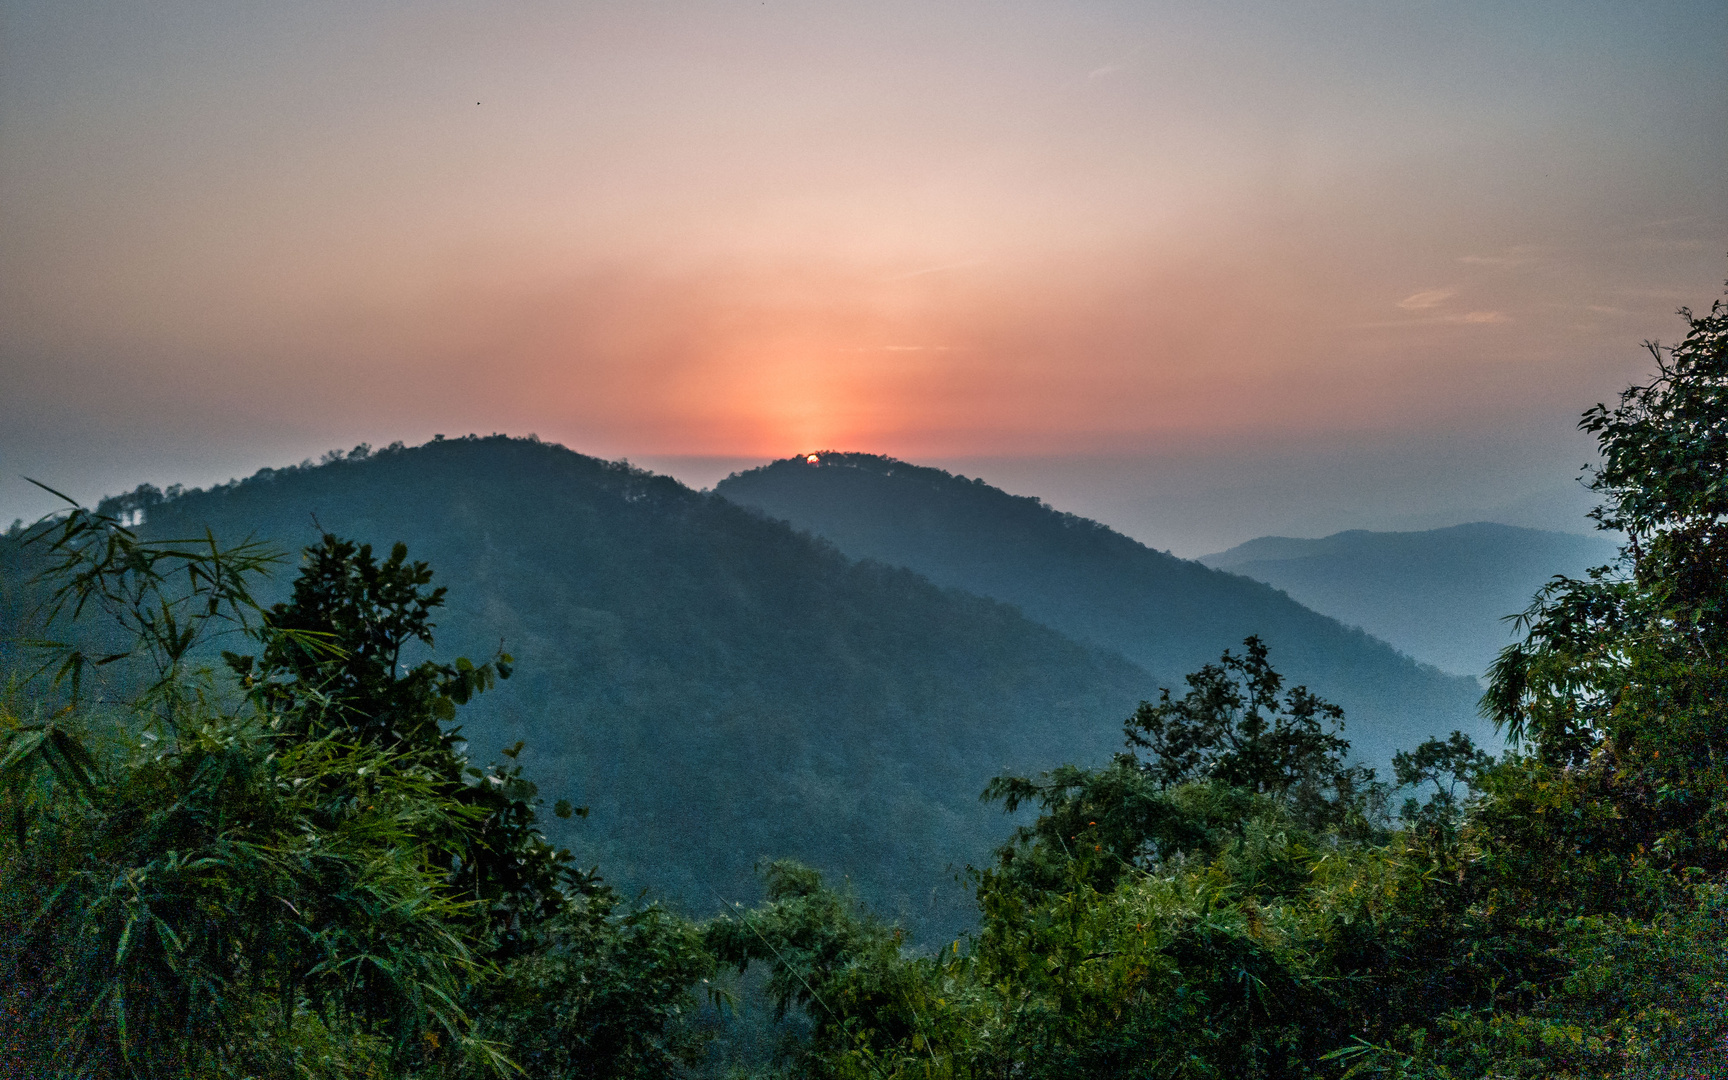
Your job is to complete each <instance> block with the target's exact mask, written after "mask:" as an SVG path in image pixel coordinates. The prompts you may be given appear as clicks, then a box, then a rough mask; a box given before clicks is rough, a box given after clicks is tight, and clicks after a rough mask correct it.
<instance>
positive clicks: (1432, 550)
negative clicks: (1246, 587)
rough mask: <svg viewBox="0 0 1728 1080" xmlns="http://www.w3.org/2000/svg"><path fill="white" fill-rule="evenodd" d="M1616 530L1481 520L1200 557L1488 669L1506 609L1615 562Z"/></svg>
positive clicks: (1372, 629) (1442, 656)
mask: <svg viewBox="0 0 1728 1080" xmlns="http://www.w3.org/2000/svg"><path fill="white" fill-rule="evenodd" d="M1616 549H1617V548H1616V544H1615V543H1614V541H1612V540H1610V539H1608V538H1607V537H1606V536H1601V535H1597V536H1580V535H1576V534H1573V533H1559V532H1544V531H1541V530H1537V529H1520V528H1515V527H1513V526H1511V525H1495V524H1492V523H1489V522H1475V523H1472V524H1469V525H1454V526H1452V527H1451V528H1447V529H1430V530H1427V531H1425V532H1391V533H1382V532H1366V531H1363V530H1360V529H1356V530H1352V531H1350V532H1341V533H1336V534H1334V535H1332V536H1327V537H1323V538H1321V539H1318V540H1296V539H1291V538H1289V537H1284V536H1263V537H1261V538H1259V539H1258V540H1250V541H1248V542H1247V543H1246V544H1240V545H1238V546H1236V547H1233V548H1231V549H1230V550H1229V551H1221V552H1219V553H1218V554H1216V555H1207V556H1204V557H1203V558H1201V559H1200V561H1201V562H1203V563H1205V564H1206V565H1207V566H1212V567H1216V568H1217V569H1220V570H1228V571H1230V572H1231V573H1234V574H1241V575H1243V576H1245V577H1251V578H1253V579H1254V580H1256V581H1264V582H1266V583H1267V584H1268V585H1272V586H1275V587H1276V588H1279V589H1283V590H1284V591H1285V592H1287V593H1289V594H1290V596H1291V597H1292V598H1293V599H1295V600H1298V601H1301V602H1302V603H1303V604H1306V605H1307V606H1309V607H1311V608H1313V609H1314V610H1315V611H1319V612H1323V613H1325V614H1327V615H1330V616H1332V617H1333V618H1335V619H1338V620H1340V621H1342V622H1346V623H1350V624H1352V625H1354V626H1360V627H1361V628H1362V629H1364V630H1366V631H1368V632H1369V633H1370V634H1373V635H1375V636H1376V637H1380V638H1384V639H1385V640H1386V641H1389V642H1391V643H1392V644H1393V645H1394V646H1396V647H1397V648H1399V649H1401V650H1403V651H1404V652H1407V653H1409V654H1410V655H1411V656H1413V657H1416V658H1417V659H1418V660H1422V661H1425V662H1427V663H1430V664H1433V665H1434V666H1436V667H1439V668H1441V669H1443V670H1446V671H1454V672H1461V673H1468V674H1476V675H1479V674H1482V673H1483V672H1485V671H1486V670H1487V668H1488V665H1489V664H1490V663H1492V662H1493V660H1494V657H1495V656H1496V655H1498V654H1499V652H1500V650H1501V649H1502V648H1504V647H1505V646H1506V645H1508V644H1510V643H1511V642H1512V640H1513V637H1514V628H1513V627H1512V625H1511V624H1510V623H1509V622H1507V621H1505V616H1507V615H1511V614H1516V613H1518V612H1521V611H1523V610H1524V609H1525V608H1527V607H1529V606H1530V599H1531V596H1532V594H1534V593H1535V592H1536V590H1537V589H1538V588H1540V587H1541V586H1542V584H1543V583H1544V582H1545V581H1547V580H1548V579H1549V578H1551V577H1553V576H1554V575H1555V574H1566V575H1570V576H1577V575H1580V574H1582V573H1583V572H1584V570H1585V569H1587V568H1589V567H1592V566H1600V565H1602V564H1604V563H1607V562H1609V561H1610V560H1611V559H1612V558H1613V557H1614V554H1615V551H1616Z"/></svg>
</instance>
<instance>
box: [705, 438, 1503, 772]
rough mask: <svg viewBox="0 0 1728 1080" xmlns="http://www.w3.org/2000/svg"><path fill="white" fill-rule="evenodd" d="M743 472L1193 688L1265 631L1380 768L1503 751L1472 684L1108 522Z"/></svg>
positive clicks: (984, 492)
mask: <svg viewBox="0 0 1728 1080" xmlns="http://www.w3.org/2000/svg"><path fill="white" fill-rule="evenodd" d="M812 457H814V459H815V460H814V461H812V460H808V459H806V458H790V459H787V460H784V461H776V462H773V463H771V464H768V465H764V466H762V467H761V468H757V469H752V470H749V471H747V472H741V473H735V474H733V475H732V476H729V477H727V478H726V479H725V480H723V481H721V482H720V483H719V484H718V485H717V486H716V487H715V491H716V492H717V493H718V494H721V495H724V496H725V497H726V498H728V499H731V500H733V501H734V502H739V503H743V504H745V505H748V506H753V507H756V508H757V509H759V510H761V511H762V512H763V513H765V514H767V515H769V516H771V517H775V518H779V519H783V520H785V521H787V522H789V523H790V524H792V525H794V526H796V527H797V528H799V529H804V530H807V531H809V532H811V533H813V534H815V535H817V536H820V537H823V538H825V539H827V540H830V541H832V542H833V543H834V544H835V545H836V546H837V547H839V549H840V550H841V551H843V552H845V553H846V554H848V555H850V556H853V557H854V558H860V559H874V560H879V561H881V562H884V563H889V564H893V565H896V566H906V567H910V568H911V569H913V570H916V571H918V572H919V573H921V574H924V575H926V576H927V577H929V578H930V579H931V580H932V581H934V582H936V583H937V584H939V585H945V586H950V587H953V588H960V589H965V590H968V591H970V592H974V593H978V594H979V595H982V596H990V597H995V598H996V599H998V600H1003V601H1006V602H1008V603H1011V604H1014V605H1016V606H1018V607H1019V608H1020V609H1021V610H1022V611H1024V612H1025V613H1026V614H1027V615H1028V616H1029V617H1030V618H1033V619H1036V620H1038V621H1039V622H1042V623H1044V624H1046V625H1048V626H1052V627H1054V628H1056V629H1057V630H1060V631H1062V632H1063V633H1065V634H1067V635H1069V636H1070V637H1072V638H1074V639H1075V640H1078V641H1082V642H1086V643H1089V644H1091V645H1094V646H1097V647H1099V648H1104V649H1110V650H1113V651H1116V652H1118V653H1120V654H1121V655H1123V656H1125V657H1127V658H1128V659H1129V660H1132V661H1134V662H1135V663H1137V664H1140V665H1141V666H1143V667H1144V668H1146V670H1148V671H1150V672H1153V673H1155V674H1156V675H1157V677H1158V678H1159V679H1160V680H1161V681H1162V682H1163V683H1165V684H1166V685H1171V686H1174V687H1176V688H1178V689H1180V682H1179V680H1180V677H1181V676H1182V675H1183V674H1184V673H1186V672H1189V671H1192V670H1195V669H1197V668H1198V667H1199V666H1200V665H1201V664H1203V663H1207V662H1209V661H1214V660H1216V659H1217V658H1218V655H1219V653H1220V652H1221V651H1223V650H1224V649H1225V648H1232V647H1239V646H1240V645H1241V642H1242V639H1243V638H1244V637H1246V636H1248V635H1249V634H1258V635H1260V636H1261V638H1262V639H1263V640H1265V641H1266V642H1267V644H1268V645H1269V647H1270V648H1271V650H1272V651H1271V659H1272V662H1273V665H1274V666H1275V667H1276V668H1277V669H1278V670H1279V671H1280V672H1282V673H1284V675H1285V676H1286V677H1287V678H1288V679H1289V680H1290V681H1291V682H1294V683H1305V684H1307V685H1308V686H1309V687H1310V688H1311V689H1313V690H1314V691H1315V692H1317V693H1319V694H1320V695H1322V696H1323V697H1326V698H1329V699H1331V700H1333V701H1336V702H1337V703H1338V704H1339V705H1342V706H1343V707H1344V708H1345V709H1346V711H1347V713H1348V716H1349V726H1348V728H1347V729H1346V731H1345V734H1346V736H1347V737H1348V738H1350V739H1351V740H1352V742H1353V743H1354V744H1355V746H1356V749H1357V750H1358V751H1359V752H1360V753H1361V754H1362V755H1363V757H1364V758H1365V759H1367V760H1369V761H1374V762H1380V763H1384V762H1386V761H1388V760H1389V759H1390V758H1391V755H1392V753H1393V751H1395V750H1397V749H1400V748H1405V747H1409V746H1414V745H1415V744H1416V743H1419V742H1421V741H1422V739H1424V738H1427V737H1428V736H1430V735H1436V734H1444V733H1446V732H1449V731H1451V730H1453V729H1461V730H1464V731H1467V732H1470V733H1471V734H1472V735H1474V736H1475V737H1476V738H1477V739H1478V741H1481V742H1487V743H1490V744H1493V743H1495V742H1497V740H1496V738H1495V736H1494V735H1493V734H1492V732H1491V730H1489V729H1488V728H1487V726H1486V725H1485V724H1484V723H1483V722H1482V721H1480V720H1479V719H1478V718H1477V716H1476V699H1477V696H1478V694H1479V693H1480V689H1479V687H1478V686H1477V684H1476V682H1475V681H1474V680H1473V679H1470V678H1467V677H1460V676H1457V675H1448V674H1445V673H1443V672H1441V671H1439V670H1437V669H1435V668H1433V667H1427V666H1424V665H1420V664H1418V663H1416V662H1415V661H1414V660H1412V659H1410V658H1409V657H1407V656H1404V655H1401V654H1400V653H1398V652H1397V651H1396V650H1395V649H1393V648H1392V646H1390V645H1388V644H1386V643H1385V642H1383V641H1380V640H1378V639H1377V638H1373V637H1370V636H1369V635H1368V634H1366V633H1363V632H1362V631H1361V630H1358V629H1354V628H1352V627H1348V626H1345V625H1343V624H1342V623H1340V622H1338V621H1337V620H1336V619H1332V618H1328V617H1327V616H1325V615H1321V614H1319V613H1317V612H1315V611H1311V610H1309V609H1308V608H1306V607H1303V606H1302V605H1301V604H1299V603H1297V602H1296V601H1295V600H1293V599H1291V598H1290V597H1289V596H1287V595H1285V594H1284V593H1281V592H1279V591H1277V590H1276V589H1273V588H1271V587H1270V586H1268V585H1265V584H1263V583H1261V582H1258V581H1253V580H1251V579H1249V578H1246V577H1242V576H1238V575H1235V574H1230V573H1226V572H1224V571H1222V570H1214V569H1211V568H1210V567H1206V566H1202V565H1201V564H1200V563H1197V562H1192V561H1189V560H1184V559H1178V558H1176V557H1175V556H1173V555H1170V554H1168V553H1165V552H1159V551H1154V550H1152V549H1151V548H1148V547H1146V546H1145V545H1143V544H1141V543H1139V542H1138V541H1135V540H1133V539H1130V538H1129V537H1126V536H1123V535H1122V534H1121V533H1118V532H1115V531H1113V530H1111V529H1109V528H1107V527H1106V526H1104V525H1101V524H1099V523H1098V522H1095V521H1088V520H1086V519H1084V518H1080V517H1076V516H1074V515H1072V514H1064V513H1060V512H1058V511H1056V510H1054V509H1052V508H1050V507H1049V506H1048V505H1046V504H1044V503H1043V502H1041V501H1039V500H1038V499H1034V498H1028V497H1024V496H1016V495H1010V494H1008V493H1007V492H1005V491H1002V490H1000V489H998V488H994V487H991V486H990V485H988V484H986V483H985V482H984V481H983V480H978V479H967V478H966V477H964V476H954V475H951V474H949V473H947V472H944V471H942V470H940V469H933V468H927V467H924V466H918V465H909V464H907V463H905V462H902V461H896V460H894V459H892V458H887V457H880V456H877V455H873V454H855V453H834V452H825V453H821V454H817V455H812Z"/></svg>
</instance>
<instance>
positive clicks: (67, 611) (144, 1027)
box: [0, 507, 713, 1078]
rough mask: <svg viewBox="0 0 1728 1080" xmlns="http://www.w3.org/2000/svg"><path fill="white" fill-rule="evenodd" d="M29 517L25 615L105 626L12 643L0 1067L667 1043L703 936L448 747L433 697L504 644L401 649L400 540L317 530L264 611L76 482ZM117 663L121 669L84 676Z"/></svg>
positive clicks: (372, 1064)
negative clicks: (409, 655) (24, 658)
mask: <svg viewBox="0 0 1728 1080" xmlns="http://www.w3.org/2000/svg"><path fill="white" fill-rule="evenodd" d="M28 539H29V542H32V543H35V544H38V545H40V546H41V547H42V548H43V549H44V556H43V557H44V561H45V562H46V564H47V567H48V569H47V571H46V572H45V576H44V578H43V581H44V583H45V586H46V587H47V588H48V594H47V602H46V605H45V607H44V609H43V615H44V617H45V619H46V624H47V625H48V626H50V627H56V628H60V629H68V630H75V629H76V628H75V627H73V626H68V622H69V620H71V619H74V618H75V617H77V616H79V615H82V614H84V613H86V612H87V611H89V610H91V609H98V610H102V611H105V612H106V613H108V614H109V615H110V616H112V617H113V619H114V621H115V622H116V623H117V625H118V627H119V631H120V637H121V638H122V639H126V638H129V639H130V642H129V643H128V646H127V647H123V648H120V649H117V650H109V651H103V652H99V653H96V652H90V651H89V650H88V649H84V648H80V647H78V646H76V645H74V644H59V643H55V642H45V643H42V644H44V645H45V646H47V647H49V648H50V649H51V650H53V652H54V653H55V654H56V655H57V657H58V659H57V660H56V661H54V662H52V663H50V664H48V665H46V666H44V667H43V668H42V669H41V674H42V676H43V677H44V678H46V679H47V680H48V681H49V683H50V685H48V686H45V687H41V688H39V689H38V690H37V691H36V692H35V693H34V694H33V695H29V696H26V695H25V694H24V693H21V692H14V694H13V695H12V697H11V699H10V701H9V702H8V703H7V704H6V705H4V706H0V809H3V810H4V811H5V813H6V818H7V822H8V824H9V825H10V828H9V829H8V833H7V836H6V837H5V839H4V841H0V971H4V972H5V973H6V974H7V975H8V976H9V977H8V978H7V979H6V980H5V982H4V985H3V986H0V1018H3V1020H4V1022H0V1066H3V1067H5V1068H7V1069H10V1071H11V1074H16V1075H29V1076H64V1077H79V1078H87V1077H104V1078H106V1077H157V1076H160V1077H187V1076H211V1077H217V1076H235V1077H240V1076H272V1077H274V1076H283V1077H286V1076H300V1077H319V1076H331V1077H335V1076H355V1075H379V1076H398V1075H401V1076H405V1075H410V1074H413V1075H444V1076H466V1075H494V1074H501V1073H506V1072H516V1071H519V1070H520V1069H521V1068H523V1067H528V1068H530V1069H532V1075H536V1076H546V1077H563V1076H595V1077H599V1076H650V1075H661V1074H663V1073H664V1071H665V1070H666V1069H667V1068H668V1067H669V1066H671V1065H673V1064H674V1063H675V1061H676V1060H677V1059H678V1058H679V1056H681V1055H682V1056H688V1053H689V1052H690V1050H691V1048H692V1045H691V1044H689V1043H688V1041H685V1042H683V1043H681V1042H680V1041H679V1039H678V1037H677V1035H676V1032H675V1031H673V1030H671V1029H673V1028H675V1027H676V1026H677V1021H678V1020H679V1019H680V1017H681V1016H682V1015H683V1013H684V1012H686V1011H687V1006H686V1003H687V1002H689V989H690V987H691V986H692V984H694V983H696V982H698V981H699V980H700V979H701V978H702V977H703V976H704V975H705V974H707V973H708V972H710V971H711V970H712V967H713V964H712V960H711V959H710V958H709V957H708V955H707V953H706V952H705V951H703V949H702V948H701V943H700V940H699V938H698V937H697V936H696V934H695V931H694V929H693V928H691V927H690V926H689V924H687V923H685V922H683V921H682V920H678V919H676V918H674V917H671V916H670V915H667V914H666V913H663V912H660V911H659V910H658V909H655V908H653V907H649V908H645V909H641V908H637V909H632V908H629V907H626V906H625V905H622V904H621V903H620V901H619V900H618V898H617V897H616V896H615V895H614V894H613V893H612V892H611V890H610V889H608V888H606V887H605V886H604V884H603V883H601V882H600V881H599V880H598V878H597V877H595V876H594V875H593V874H592V873H591V872H580V871H578V870H576V869H575V868H574V866H573V864H572V863H571V859H570V856H569V854H568V853H567V852H564V851H561V850H558V849H556V848H554V847H553V846H552V845H551V844H550V843H548V842H547V841H546V839H545V837H544V836H543V835H542V834H541V833H540V831H539V829H538V826H537V824H536V820H537V806H538V799H537V797H536V791H535V788H534V785H533V784H532V783H530V782H529V781H527V780H526V779H525V778H524V777H523V776H522V774H521V770H520V768H519V767H518V766H516V765H515V764H514V763H513V762H510V763H507V764H505V765H494V766H489V767H486V768H479V767H476V766H473V765H471V764H470V763H469V762H468V761H467V759H466V757H465V756H464V755H463V754H462V752H461V744H460V741H459V738H458V733H457V732H456V731H455V730H453V729H450V728H447V727H446V726H444V722H446V721H448V720H450V719H452V718H453V717H454V715H455V710H456V707H457V706H459V705H460V704H462V703H463V702H465V701H466V700H468V699H469V698H470V697H471V696H472V695H473V694H475V693H477V692H480V691H482V690H484V689H486V688H488V687H489V686H491V685H492V684H493V683H494V681H495V680H496V679H498V678H503V677H507V676H508V675H509V673H510V668H509V665H510V657H509V656H508V655H507V654H500V655H499V656H498V657H496V658H494V659H493V660H492V661H489V662H487V663H485V664H479V665H476V664H473V663H471V662H470V661H468V660H466V659H457V660H456V661H455V662H454V663H452V664H440V663H437V662H434V661H431V660H426V661H423V662H421V663H419V664H418V665H415V666H413V667H409V666H408V665H406V664H405V663H404V662H403V661H404V649H405V648H407V647H410V646H414V647H421V646H423V647H426V648H430V646H431V644H432V629H433V623H432V621H431V617H430V616H431V615H432V613H433V611H434V610H435V609H436V608H437V607H438V606H439V604H440V603H441V602H442V598H443V594H442V590H433V589H428V588H426V586H427V585H428V584H429V581H430V577H431V572H430V570H429V569H428V568H427V567H426V566H425V564H423V563H412V562H409V561H408V560H407V555H406V550H405V549H404V548H403V547H402V546H401V545H397V547H396V548H395V549H394V550H393V551H392V553H391V555H390V557H389V558H388V559H386V560H384V561H382V562H380V561H378V560H376V559H375V558H374V557H373V556H372V553H371V551H370V549H369V548H367V547H365V546H361V545H355V544H352V543H349V542H347V541H343V540H340V539H338V538H336V537H333V536H325V537H324V538H323V540H322V542H321V543H320V544H319V545H317V546H315V547H313V548H309V549H308V550H307V552H306V560H305V564H304V568H303V570H302V573H301V575H300V576H299V578H298V580H297V581H296V583H295V587H294V591H293V595H292V598H291V599H290V600H289V601H287V602H285V603H283V604H278V605H276V606H275V607H273V608H271V609H269V610H267V611H266V610H262V609H261V608H260V607H259V605H258V604H257V603H256V602H255V601H254V600H253V599H252V596H251V593H250V592H249V591H248V587H247V584H246V582H247V578H248V577H249V575H251V574H253V573H255V572H257V571H259V570H261V569H263V568H265V567H267V566H268V565H269V564H270V563H271V562H272V561H274V560H273V559H272V558H271V557H270V556H268V555H267V554H266V553H265V552H263V551H262V550H261V549H260V548H259V547H258V546H257V545H254V544H243V545H240V546H238V547H235V548H225V547H222V546H221V545H219V544H217V543H216V541H215V540H214V539H213V538H211V537H205V538H204V539H203V540H201V541H198V542H196V543H192V542H184V541H158V540H148V539H144V538H141V537H139V536H138V535H137V534H136V533H134V532H133V531H132V530H130V529H128V528H126V527H125V526H123V525H121V524H120V523H119V522H118V521H117V520H114V519H112V518H109V517H105V516H103V515H100V514H93V513H90V512H88V511H85V510H83V509H81V508H76V507H74V508H73V509H72V511H71V512H70V513H68V514H66V515H65V516H64V517H62V518H60V519H58V520H55V521H50V522H45V523H44V524H43V525H42V526H40V527H39V528H38V530H37V531H36V532H34V533H33V534H32V535H31V536H30V537H29V538H28ZM218 639H222V641H221V642H219V641H218ZM73 640H77V639H73ZM237 640H239V641H249V642H251V643H252V644H254V645H256V646H257V647H258V652H257V653H256V654H254V655H242V654H241V653H239V652H237V651H234V650H229V651H226V652H224V653H223V656H224V659H225V661H226V666H227V667H228V668H229V669H230V670H231V671H232V672H233V673H235V674H236V675H237V676H238V678H239V682H238V686H237V687H234V685H233V684H232V683H229V682H225V681H224V680H223V679H222V678H221V677H220V676H219V675H218V674H217V673H216V672H214V671H212V670H211V669H209V668H207V667H203V666H201V664H200V662H199V661H200V658H201V657H203V656H206V655H208V653H209V649H210V647H211V646H212V645H214V644H217V643H232V642H235V641H237ZM129 664H130V665H131V666H132V667H134V668H135V669H136V671H135V675H136V677H135V678H133V679H131V680H130V682H129V685H131V686H132V687H133V688H134V691H133V692H132V693H131V694H130V695H128V696H126V697H124V698H121V699H119V700H118V701H117V702H111V703H107V704H105V703H103V702H99V701H95V700H93V699H92V698H91V697H90V696H89V694H88V693H87V692H86V682H87V679H86V676H87V675H89V674H90V673H91V672H93V671H97V670H104V671H111V670H116V669H117V668H122V667H126V666H127V665H129ZM119 684H120V685H128V681H127V680H124V679H122V680H119ZM140 687H141V689H138V688H140ZM236 691H237V692H238V695H239V696H238V697H236ZM32 702H33V703H32ZM115 705H118V706H119V710H118V713H117V714H116V713H115V711H114V710H115ZM104 710H106V713H105V712H104ZM105 716H107V717H108V718H111V719H115V720H117V721H118V727H117V728H116V729H115V732H114V734H113V735H111V736H109V737H108V739H107V742H106V744H105V745H104V744H103V742H102V741H101V740H99V739H96V738H95V737H94V730H93V729H94V727H95V726H96V725H97V723H98V721H100V720H101V719H103V718H104V717H105ZM519 749H520V747H519V746H518V747H517V748H514V749H512V750H510V751H507V752H506V754H507V757H508V758H514V757H515V754H516V752H517V751H518V750H519ZM557 811H558V813H559V814H560V815H561V816H569V815H570V814H571V813H573V812H574V811H573V810H572V809H571V808H570V807H569V806H568V804H564V803H560V805H559V806H558V808H557Z"/></svg>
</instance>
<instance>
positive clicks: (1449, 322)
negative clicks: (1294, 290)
mask: <svg viewBox="0 0 1728 1080" xmlns="http://www.w3.org/2000/svg"><path fill="white" fill-rule="evenodd" d="M1511 321H1512V316H1510V315H1508V314H1506V313H1505V312H1504V311H1466V312H1464V313H1463V314H1460V315H1430V316H1428V317H1427V318H1424V319H1382V320H1379V321H1376V322H1361V323H1352V324H1351V326H1352V328H1353V329H1356V330H1386V329H1414V328H1416V327H1420V326H1490V325H1493V324H1495V323H1508V322H1511Z"/></svg>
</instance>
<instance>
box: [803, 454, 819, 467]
mask: <svg viewBox="0 0 1728 1080" xmlns="http://www.w3.org/2000/svg"><path fill="white" fill-rule="evenodd" d="M804 460H805V461H807V462H809V463H810V464H812V465H819V464H821V462H822V459H821V458H819V457H817V456H816V455H815V454H806V455H804Z"/></svg>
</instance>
